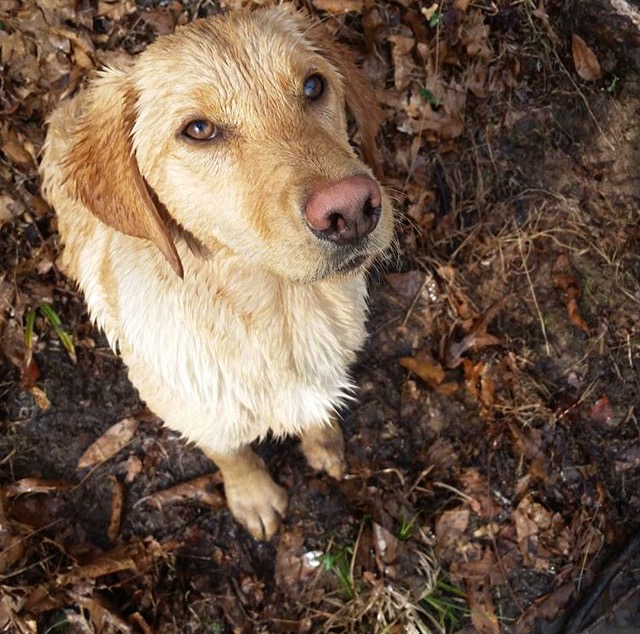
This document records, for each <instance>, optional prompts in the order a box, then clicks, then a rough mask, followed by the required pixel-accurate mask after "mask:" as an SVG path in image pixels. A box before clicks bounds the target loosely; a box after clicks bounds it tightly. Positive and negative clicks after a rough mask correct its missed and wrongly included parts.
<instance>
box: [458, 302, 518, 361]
mask: <svg viewBox="0 0 640 634" xmlns="http://www.w3.org/2000/svg"><path fill="white" fill-rule="evenodd" d="M509 299H511V295H505V296H504V297H502V298H501V299H499V300H498V301H497V302H495V303H493V304H492V305H491V306H489V308H487V310H485V311H484V313H482V314H481V315H480V316H478V317H477V318H476V319H475V320H474V322H473V326H472V327H471V330H470V332H469V334H467V335H466V336H465V337H463V339H462V340H461V341H458V342H451V343H449V346H448V348H447V353H446V362H447V367H448V368H456V367H458V366H459V365H460V364H461V363H462V355H463V354H464V353H465V352H466V351H467V350H469V349H473V350H481V349H482V348H486V347H487V346H495V345H497V344H499V343H500V339H498V338H497V337H495V336H494V335H491V334H489V333H488V332H487V327H488V326H489V324H490V323H491V322H492V321H493V319H494V317H496V316H497V314H498V313H499V312H500V311H501V310H502V309H503V308H504V306H505V304H506V303H507V301H508V300H509Z"/></svg>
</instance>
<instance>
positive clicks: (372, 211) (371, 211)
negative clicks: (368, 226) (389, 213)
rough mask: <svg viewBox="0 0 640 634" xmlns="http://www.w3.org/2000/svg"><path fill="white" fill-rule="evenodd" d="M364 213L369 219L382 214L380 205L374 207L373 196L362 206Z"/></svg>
mask: <svg viewBox="0 0 640 634" xmlns="http://www.w3.org/2000/svg"><path fill="white" fill-rule="evenodd" d="M362 212H363V213H364V215H365V216H366V217H367V218H371V216H375V215H376V214H378V213H379V212H380V205H374V204H373V201H372V200H371V196H369V198H367V200H365V202H364V205H363V206H362Z"/></svg>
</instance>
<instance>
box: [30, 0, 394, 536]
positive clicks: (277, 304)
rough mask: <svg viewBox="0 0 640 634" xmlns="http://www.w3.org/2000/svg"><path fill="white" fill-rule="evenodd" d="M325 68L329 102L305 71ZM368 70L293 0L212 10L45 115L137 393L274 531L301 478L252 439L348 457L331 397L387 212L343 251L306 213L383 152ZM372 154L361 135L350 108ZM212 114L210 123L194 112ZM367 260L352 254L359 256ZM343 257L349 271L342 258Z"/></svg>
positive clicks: (56, 196) (76, 260) (369, 169)
mask: <svg viewBox="0 0 640 634" xmlns="http://www.w3.org/2000/svg"><path fill="white" fill-rule="evenodd" d="M310 72H318V73H321V74H322V75H323V76H324V77H325V79H326V84H327V90H326V95H324V96H323V99H322V100H321V102H319V103H313V104H310V103H307V102H305V101H304V99H302V97H301V86H302V84H303V82H304V79H305V77H307V76H308V75H309V73H310ZM372 104H373V96H372V93H371V90H370V88H369V87H368V86H367V84H366V81H365V80H364V78H363V77H362V75H361V74H360V72H359V71H358V70H357V68H356V67H355V66H354V64H353V63H352V62H351V61H350V60H349V58H348V55H346V54H345V52H344V51H342V50H341V49H340V48H339V47H337V46H336V45H335V44H332V43H331V42H330V41H328V40H327V38H326V35H325V34H324V32H323V31H322V30H321V29H319V28H318V26H317V25H312V24H311V23H310V22H309V20H308V19H307V18H306V17H305V16H303V15H301V14H300V13H298V12H296V11H295V10H293V9H291V8H290V7H287V6H281V7H278V8H275V9H266V10H259V11H257V12H254V13H252V14H250V13H237V14H232V15H230V16H227V17H223V18H215V19H207V20H201V21H197V22H194V23H193V24H191V25H188V26H186V27H183V28H181V29H179V30H178V32H177V33H176V34H174V35H171V36H167V37H162V38H159V39H158V40H157V42H155V43H154V44H152V45H151V46H149V48H148V49H147V50H146V51H145V52H144V53H143V54H142V55H141V56H140V57H139V58H138V59H137V60H136V61H135V62H134V63H132V64H131V65H130V66H129V67H126V68H120V69H110V70H107V71H104V72H103V73H102V74H101V75H100V76H99V77H98V78H97V79H95V80H94V81H93V82H92V83H91V84H90V86H89V87H88V88H87V89H86V90H84V91H82V92H81V93H80V94H79V95H78V96H76V97H75V98H73V99H72V100H70V101H68V102H65V103H63V104H61V105H60V106H59V107H58V109H57V110H56V111H55V112H54V113H53V115H52V116H51V118H50V120H49V130H48V135H47V139H46V144H45V148H44V153H43V160H42V166H41V173H42V176H43V190H44V192H45V194H46V196H47V198H48V200H49V201H50V203H51V204H52V206H53V207H54V208H55V210H56V211H57V214H58V217H59V230H60V236H61V239H62V242H63V245H64V251H63V255H62V268H63V270H64V271H65V273H66V274H68V275H69V276H70V277H72V278H74V279H75V280H77V282H78V284H79V286H80V288H81V289H82V291H83V292H84V294H85V297H86V301H87V304H88V306H89V309H90V312H91V315H92V317H93V319H94V320H95V321H96V323H97V324H98V325H99V326H100V327H101V328H102V329H103V330H104V332H105V333H106V335H107V337H108V339H109V341H110V343H111V345H112V346H114V347H115V346H116V345H117V346H118V348H119V350H120V353H121V355H122V358H123V359H124V361H125V363H126V364H127V366H128V367H129V376H130V378H131V380H132V382H133V383H134V385H135V386H136V387H137V388H138V390H139V392H140V395H141V397H142V398H143V399H144V400H145V401H146V402H147V404H148V405H149V407H150V408H151V409H153V410H154V411H155V412H156V413H157V414H158V415H159V416H160V417H161V418H162V419H163V420H164V421H165V423H166V424H167V425H169V426H170V427H172V428H174V429H176V430H178V431H180V432H182V434H184V436H185V437H187V438H188V439H190V440H192V441H194V442H195V443H197V444H198V446H200V447H201V448H202V449H203V450H204V451H205V453H207V455H209V456H210V457H211V458H212V459H213V460H214V461H215V462H216V463H217V464H218V465H219V467H220V468H221V470H222V474H223V477H224V481H225V491H226V494H227V499H228V503H229V506H230V509H231V511H232V512H233V514H234V515H235V517H236V518H237V519H238V520H239V521H240V522H242V523H243V524H244V525H245V526H246V527H247V528H248V529H249V530H250V532H251V533H252V534H253V535H255V536H256V537H266V538H268V537H270V536H271V535H272V534H273V533H274V531H275V530H276V529H277V526H278V523H279V519H280V517H281V516H283V515H284V513H285V511H286V495H285V493H284V491H283V490H282V489H281V487H279V486H278V485H276V484H275V483H274V482H273V480H272V479H271V477H270V475H269V474H268V473H267V471H266V469H265V467H264V464H263V463H262V461H261V460H260V459H259V458H258V457H257V456H256V455H255V454H254V453H253V451H252V450H251V449H250V447H249V443H250V442H252V441H253V440H255V439H257V438H261V437H264V436H265V435H266V434H267V433H268V432H269V431H271V432H273V433H274V434H276V435H282V434H289V433H294V434H300V435H301V437H302V448H303V451H304V453H305V455H306V457H307V460H308V461H309V462H310V464H311V465H312V466H314V467H316V468H319V469H324V470H326V471H327V472H329V473H330V474H331V475H334V476H336V477H338V476H340V475H341V473H342V470H343V456H342V437H341V434H340V431H339V428H338V426H337V424H336V423H335V422H334V418H333V415H334V412H335V409H336V408H337V407H339V405H340V404H341V403H342V402H343V401H344V400H345V398H347V397H348V396H349V395H350V394H351V391H352V387H353V386H352V383H351V380H350V377H349V373H348V367H349V365H350V364H351V363H352V362H353V361H354V358H355V353H356V351H357V350H358V349H359V348H360V347H361V345H362V342H363V340H364V337H365V329H364V321H365V310H366V309H365V300H366V288H365V279H364V275H365V272H366V269H367V267H368V266H369V265H370V264H371V262H372V261H373V260H374V259H375V258H376V257H379V256H380V255H381V254H382V253H383V252H384V251H385V249H386V248H387V247H388V244H389V241H390V237H391V227H392V213H391V210H390V207H389V202H388V200H387V198H386V196H385V195H384V193H383V204H382V215H381V217H380V220H379V222H378V226H377V227H376V228H375V230H374V231H373V232H372V234H371V235H370V236H368V238H367V240H366V241H364V242H363V244H361V245H359V246H357V247H355V248H354V249H353V252H352V253H351V252H350V253H349V254H347V255H345V253H344V250H336V249H334V248H333V247H332V245H330V244H327V242H326V241H323V240H319V239H318V238H317V237H316V236H314V235H313V233H312V232H311V231H309V228H308V227H307V226H306V225H305V223H304V222H303V218H302V213H301V207H302V206H303V205H304V201H305V200H306V199H307V198H308V196H309V195H310V193H311V192H313V191H314V189H315V188H318V187H321V186H322V185H323V184H326V183H331V182H334V181H337V180H339V179H343V178H347V177H349V176H351V175H353V174H365V175H372V174H373V170H375V142H374V139H375V134H376V130H377V124H378V121H377V111H376V109H375V107H374V106H373V105H372ZM347 110H348V111H350V112H351V114H352V116H353V118H354V120H355V122H356V124H357V126H358V129H359V135H360V139H361V147H362V150H363V154H364V157H365V159H366V160H367V163H368V164H369V165H368V166H367V165H366V164H365V163H363V161H361V160H360V159H359V158H358V157H357V155H356V154H355V153H354V151H353V149H352V148H351V146H350V144H349V142H348V137H347V119H346V112H347ZM198 118H206V119H208V120H211V121H213V122H215V123H216V125H217V126H219V132H220V133H219V135H218V138H216V139H215V140H214V141H213V142H211V143H204V144H203V143H193V142H190V140H188V139H185V138H184V137H183V136H182V135H181V134H180V131H181V130H182V129H183V128H184V126H185V124H186V123H187V122H189V121H191V120H194V119H198ZM356 256H358V257H359V258H360V259H361V260H364V263H363V264H361V265H360V266H358V267H357V268H355V269H353V270H348V269H349V268H350V264H349V258H351V260H353V258H355V257H356ZM341 270H345V271H346V270H348V272H340V271H341Z"/></svg>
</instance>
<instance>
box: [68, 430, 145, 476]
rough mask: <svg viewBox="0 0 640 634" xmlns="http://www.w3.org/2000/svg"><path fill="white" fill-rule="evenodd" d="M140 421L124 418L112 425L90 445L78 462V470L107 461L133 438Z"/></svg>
mask: <svg viewBox="0 0 640 634" xmlns="http://www.w3.org/2000/svg"><path fill="white" fill-rule="evenodd" d="M139 424H140V421H139V420H138V419H137V418H124V419H123V420H121V421H120V422H118V423H116V424H115V425H112V426H111V427H109V429H107V431H106V432H105V433H104V434H102V436H100V438H98V440H96V441H95V442H94V443H92V444H91V445H90V446H89V448H88V449H87V450H86V451H85V452H84V453H83V454H82V456H81V457H80V460H78V469H84V468H85V467H92V466H93V465H96V464H99V463H101V462H104V461H105V460H108V459H109V458H111V456H113V455H114V454H116V453H118V451H120V450H121V449H122V448H123V447H124V446H125V445H126V444H127V443H128V442H129V441H130V440H131V439H132V438H133V436H134V434H135V433H136V430H137V429H138V425H139Z"/></svg>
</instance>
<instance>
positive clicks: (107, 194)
mask: <svg viewBox="0 0 640 634" xmlns="http://www.w3.org/2000/svg"><path fill="white" fill-rule="evenodd" d="M135 117H136V113H135V94H134V92H133V89H132V88H131V87H130V86H129V85H128V82H127V80H126V77H125V76H124V75H120V74H116V73H113V74H108V75H104V76H103V77H101V78H100V79H98V80H97V81H96V83H95V84H94V86H93V87H92V88H91V89H90V91H89V93H88V94H87V96H86V101H85V102H84V103H83V111H82V115H81V119H80V120H79V121H78V122H77V124H76V126H75V129H74V132H73V134H72V138H71V150H70V152H69V154H68V156H67V158H66V160H65V168H66V173H67V179H68V182H69V183H70V184H71V185H72V187H73V188H74V190H75V193H76V196H77V198H78V199H79V200H80V201H81V202H82V203H83V204H84V205H86V206H87V207H88V208H89V210H90V211H91V213H93V215H94V216H96V218H98V219H99V220H101V221H102V222H104V223H105V224H106V225H108V226H110V227H113V228H114V229H116V230H118V231H121V232H122V233H126V234H128V235H130V236H134V237H136V238H145V239H147V240H150V241H151V242H152V243H153V244H154V245H155V246H156V247H158V249H160V251H161V252H162V255H164V257H165V258H166V260H167V262H169V264H170V265H171V267H172V268H173V270H174V271H175V272H176V273H177V274H178V275H179V276H180V277H182V276H183V269H182V262H181V261H180V257H179V256H178V252H177V250H176V247H175V244H174V243H173V240H172V239H171V236H170V234H169V230H168V228H167V226H166V224H165V222H164V221H163V220H162V217H161V216H160V213H159V211H158V209H157V207H156V205H155V204H154V203H153V201H152V199H151V195H150V193H149V190H148V188H147V185H146V184H145V182H144V179H143V178H142V175H141V174H140V171H139V169H138V163H137V161H136V158H135V154H134V151H133V145H132V141H131V133H132V130H133V125H134V121H135Z"/></svg>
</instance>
